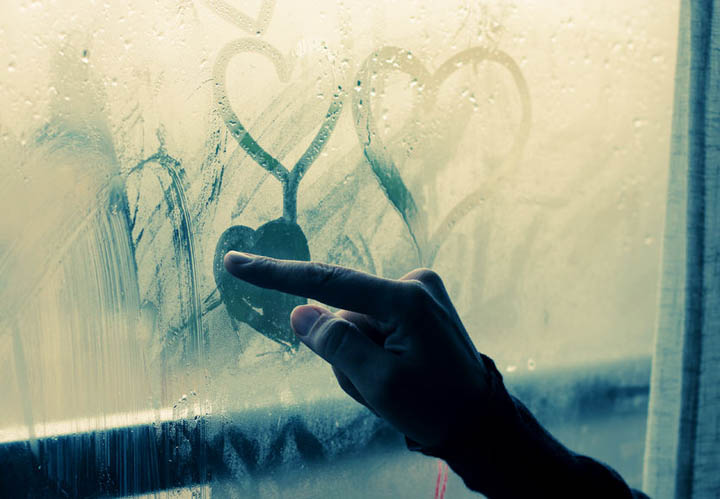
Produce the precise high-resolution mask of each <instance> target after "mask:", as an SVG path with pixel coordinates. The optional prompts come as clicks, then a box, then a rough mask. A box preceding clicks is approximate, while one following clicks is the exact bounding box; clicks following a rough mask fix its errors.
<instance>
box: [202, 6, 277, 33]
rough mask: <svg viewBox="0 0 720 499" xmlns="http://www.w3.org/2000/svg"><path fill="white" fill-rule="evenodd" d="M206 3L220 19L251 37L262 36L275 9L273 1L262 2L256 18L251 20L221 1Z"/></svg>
mask: <svg viewBox="0 0 720 499" xmlns="http://www.w3.org/2000/svg"><path fill="white" fill-rule="evenodd" d="M207 3H208V6H209V7H210V8H211V9H213V10H214V11H215V13H216V14H218V15H219V16H220V17H222V18H223V19H225V20H226V21H228V22H230V23H232V24H234V25H235V26H237V27H238V28H240V29H242V30H245V31H247V32H248V33H250V34H251V35H262V34H263V33H264V32H265V29H267V27H268V24H270V19H271V18H272V14H273V9H274V8H275V0H264V1H263V3H262V4H261V5H260V11H259V12H258V15H257V17H256V18H255V19H253V18H252V17H250V16H248V15H247V14H245V13H244V12H241V11H239V10H237V9H236V8H235V7H233V6H232V5H230V4H228V3H227V2H224V1H223V0H207Z"/></svg>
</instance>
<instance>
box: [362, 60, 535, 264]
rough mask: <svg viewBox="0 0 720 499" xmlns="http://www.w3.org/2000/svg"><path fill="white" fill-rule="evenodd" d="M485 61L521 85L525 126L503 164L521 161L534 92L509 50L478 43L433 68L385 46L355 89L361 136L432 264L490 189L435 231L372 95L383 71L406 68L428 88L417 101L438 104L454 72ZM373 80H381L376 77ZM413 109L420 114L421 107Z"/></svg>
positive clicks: (422, 104)
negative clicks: (381, 127) (389, 142)
mask: <svg viewBox="0 0 720 499" xmlns="http://www.w3.org/2000/svg"><path fill="white" fill-rule="evenodd" d="M481 61H490V62H494V63H497V64H499V65H500V66H502V67H504V68H506V69H507V71H508V72H509V73H510V75H511V76H512V78H513V81H514V82H515V85H516V86H517V90H518V93H519V95H520V101H521V107H522V116H521V121H520V126H519V127H518V130H517V131H516V134H515V138H514V141H513V144H512V146H511V148H510V150H509V152H508V153H507V154H506V155H505V157H504V158H501V163H503V164H508V163H511V164H512V163H516V162H517V161H518V160H519V159H520V156H521V154H522V150H523V148H524V145H525V143H526V141H527V138H528V135H529V132H530V120H531V117H530V112H531V111H530V93H529V91H528V87H527V83H526V81H525V78H524V77H523V75H522V72H521V71H520V68H519V66H518V65H517V64H516V63H515V61H514V60H513V59H512V58H511V57H510V56H509V55H507V54H506V53H504V52H501V51H499V50H491V49H486V48H482V47H472V48H469V49H466V50H463V51H461V52H459V53H457V54H456V55H454V56H453V57H451V58H450V59H448V60H447V61H445V62H444V63H443V64H442V65H441V66H440V67H439V68H438V69H437V71H435V73H430V72H429V71H428V70H427V69H426V68H425V66H424V65H423V64H422V63H421V62H420V61H419V60H418V59H417V58H416V57H415V56H414V55H413V54H412V53H411V52H409V51H407V50H405V49H402V48H398V47H383V48H381V49H380V50H378V51H376V52H375V53H373V54H371V55H370V56H369V57H368V58H367V59H366V60H365V62H364V63H363V65H362V66H361V68H360V71H359V72H358V76H357V78H356V79H357V81H358V91H357V92H354V93H353V106H352V108H353V116H354V118H355V129H356V132H357V135H358V139H359V141H360V144H361V145H362V146H363V150H364V154H365V157H366V158H367V160H368V162H369V163H370V167H371V168H372V171H373V173H374V174H375V176H376V177H377V179H378V181H379V182H380V186H381V187H382V189H383V191H384V192H385V195H386V196H387V197H388V199H389V200H390V202H391V203H392V205H393V206H394V207H395V209H396V210H397V211H398V212H399V213H400V215H401V216H402V218H403V221H404V222H405V224H406V226H407V227H408V230H409V231H410V234H411V236H412V237H413V240H414V242H415V245H416V248H417V251H418V257H419V260H420V263H421V264H422V265H426V266H431V265H432V263H433V261H434V259H435V256H436V255H437V252H438V250H439V249H440V247H441V246H442V244H443V242H444V241H445V240H446V239H447V236H448V235H449V233H450V231H451V230H452V228H453V227H454V226H455V225H456V224H457V223H458V222H459V221H460V220H462V218H463V217H465V216H466V215H467V214H468V213H469V212H470V211H472V209H473V208H475V207H476V206H477V205H478V204H479V203H480V201H482V199H483V198H484V194H485V192H484V189H483V187H478V188H477V189H475V190H474V191H472V192H471V193H470V194H468V195H467V196H466V197H465V198H463V199H462V200H461V201H460V202H459V203H458V204H457V205H455V207H453V208H452V209H451V210H450V212H449V213H448V214H447V215H446V216H445V218H444V219H443V221H442V222H441V223H440V224H439V225H438V229H437V230H436V231H435V232H434V233H433V234H430V232H429V228H428V224H427V219H426V216H425V214H424V213H423V212H422V211H420V210H419V209H418V207H417V205H416V203H415V200H414V198H413V196H412V193H411V192H410V190H409V189H408V188H407V186H406V185H405V182H404V181H403V179H402V176H401V175H400V171H399V170H398V168H397V166H396V165H395V161H394V160H393V158H392V155H391V154H390V152H389V151H388V150H387V148H386V147H385V145H384V143H383V141H382V138H381V136H380V134H379V133H378V130H377V125H376V123H375V120H374V118H373V113H372V97H373V96H374V95H381V94H382V88H379V86H380V85H382V80H383V79H382V78H381V77H379V76H380V75H381V74H382V73H390V72H392V71H401V72H404V73H406V74H407V75H409V76H410V77H411V79H412V80H413V81H414V84H415V85H417V87H418V88H421V89H422V92H421V93H420V96H419V98H418V101H416V103H415V107H416V108H420V110H429V109H431V108H432V107H433V106H435V104H436V102H437V97H438V91H439V89H440V87H441V85H442V83H443V82H444V81H445V80H447V78H448V77H449V76H450V75H452V74H453V73H454V72H455V71H457V70H458V69H459V68H461V67H463V66H465V65H467V64H477V63H479V62H481ZM373 81H376V82H377V83H372V82H373ZM413 114H417V111H415V112H414V113H413ZM403 128H407V126H405V127H403Z"/></svg>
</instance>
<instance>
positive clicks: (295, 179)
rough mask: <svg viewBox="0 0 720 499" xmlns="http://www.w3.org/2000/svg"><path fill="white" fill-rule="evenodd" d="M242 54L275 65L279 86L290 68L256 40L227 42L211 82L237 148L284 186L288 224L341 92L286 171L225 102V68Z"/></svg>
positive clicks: (336, 112) (336, 110)
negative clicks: (262, 57)
mask: <svg viewBox="0 0 720 499" xmlns="http://www.w3.org/2000/svg"><path fill="white" fill-rule="evenodd" d="M243 52H256V53H259V54H262V55H264V56H265V57H267V58H268V59H270V61H272V63H273V64H274V65H275V71H276V72H277V75H278V78H279V79H280V81H282V82H286V81H288V80H289V79H290V75H291V74H292V66H293V65H292V63H291V61H290V60H289V59H288V58H287V57H284V56H283V55H282V54H281V53H280V52H279V51H278V50H277V49H276V48H275V47H273V46H272V45H270V44H269V43H267V42H265V41H262V40H258V39H255V38H244V39H239V40H235V41H233V42H230V43H228V44H227V45H226V46H225V47H223V49H222V50H221V51H220V54H219V55H218V58H217V60H216V61H215V66H214V69H213V78H214V80H215V100H216V102H217V106H218V110H219V111H220V115H221V116H222V118H223V120H224V121H225V125H226V126H227V128H228V130H229V131H230V133H231V134H232V136H233V137H234V138H235V140H236V141H237V142H238V144H240V147H242V148H243V149H244V150H245V151H246V152H247V153H248V155H250V157H251V158H253V159H254V160H255V161H256V162H257V163H258V164H259V165H260V166H262V167H263V168H264V169H266V170H267V171H268V172H270V173H271V174H272V175H273V176H274V177H275V178H277V179H278V180H279V181H280V182H281V183H282V184H283V215H284V216H285V218H287V219H289V220H295V219H296V218H297V209H296V205H297V203H296V199H297V188H298V185H299V184H300V180H302V177H303V175H305V173H306V172H307V170H308V168H310V166H311V165H312V163H313V162H314V161H315V159H317V157H318V156H319V155H320V153H321V152H322V150H323V148H324V147H325V144H326V143H327V140H328V138H329V137H330V135H331V134H332V132H333V130H334V129H335V125H336V123H337V120H338V117H339V116H340V113H341V111H342V94H341V92H340V90H341V89H340V87H338V91H336V92H334V93H333V97H332V100H331V102H330V106H329V108H328V110H327V113H326V114H325V118H324V119H323V122H322V124H321V125H320V129H319V130H318V132H317V133H316V134H315V137H314V138H313V140H312V142H311V143H310V145H309V146H308V147H307V149H306V150H305V152H304V153H303V154H302V156H301V157H300V159H298V161H297V162H296V163H295V165H294V167H293V168H292V170H288V169H287V168H286V167H285V166H284V165H283V164H282V163H281V162H280V161H279V160H278V159H276V158H275V157H273V156H272V155H271V154H270V153H268V152H267V151H266V150H265V149H264V148H263V147H262V146H261V145H260V144H258V143H257V141H256V140H255V139H254V138H253V136H252V135H251V134H250V132H249V131H248V130H247V129H246V128H245V126H244V125H243V124H242V122H241V121H240V118H238V116H237V114H235V111H233V109H232V106H231V105H230V100H229V99H228V96H227V91H226V88H225V79H226V75H227V67H228V64H229V62H230V59H231V58H232V57H234V56H235V55H237V54H240V53H243Z"/></svg>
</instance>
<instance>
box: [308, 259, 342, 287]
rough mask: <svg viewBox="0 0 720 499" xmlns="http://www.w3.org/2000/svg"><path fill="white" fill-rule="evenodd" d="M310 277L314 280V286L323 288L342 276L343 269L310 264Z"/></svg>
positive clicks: (317, 263)
mask: <svg viewBox="0 0 720 499" xmlns="http://www.w3.org/2000/svg"><path fill="white" fill-rule="evenodd" d="M307 265H309V269H310V275H311V276H312V278H313V281H314V282H313V284H315V285H316V286H323V285H325V284H327V283H329V282H332V281H334V280H336V279H338V278H339V277H341V276H342V271H343V269H342V268H340V267H336V266H334V265H328V264H326V263H321V262H310V263H309V264H307Z"/></svg>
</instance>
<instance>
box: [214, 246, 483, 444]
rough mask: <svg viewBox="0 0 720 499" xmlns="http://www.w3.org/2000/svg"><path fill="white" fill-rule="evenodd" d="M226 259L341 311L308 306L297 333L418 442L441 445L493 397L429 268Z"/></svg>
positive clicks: (234, 269)
mask: <svg viewBox="0 0 720 499" xmlns="http://www.w3.org/2000/svg"><path fill="white" fill-rule="evenodd" d="M224 264H225V267H226V269H227V270H228V271H229V272H230V273H231V274H232V275H234V276H235V277H237V278H239V279H242V280H244V281H247V282H249V283H251V284H254V285H256V286H260V287H262V288H268V289H275V290H278V291H282V292H285V293H290V294H293V295H298V296H302V297H307V298H312V299H314V300H317V301H319V302H322V303H325V304H327V305H330V306H333V307H337V308H341V309H343V310H341V311H339V312H337V313H332V312H330V311H329V310H327V309H325V308H323V307H319V306H315V305H302V306H299V307H296V308H295V309H294V310H293V312H292V314H291V317H290V322H291V325H292V328H293V330H294V331H295V333H296V334H297V336H298V337H299V338H300V340H301V341H302V342H303V343H305V345H307V346H308V347H309V348H310V349H311V350H312V351H314V352H315V353H316V354H318V355H319V356H320V357H322V358H323V359H325V360H326V361H327V362H328V363H330V365H331V366H332V369H333V372H334V373H335V376H336V378H337V380H338V383H339V384H340V386H341V387H342V389H343V390H345V392H347V394H348V395H350V396H351V397H352V398H354V399H355V400H356V401H358V402H359V403H361V404H363V405H365V406H366V407H368V408H369V409H370V410H372V411H373V412H375V413H376V414H377V415H379V416H381V417H382V418H384V419H385V420H387V421H388V422H389V423H390V424H392V425H393V426H394V427H395V428H396V429H397V430H399V431H400V432H402V433H404V434H405V435H406V436H407V437H409V438H410V439H412V440H414V441H415V442H417V443H418V444H420V445H421V446H424V447H435V446H442V445H445V444H446V443H447V442H448V440H449V439H452V438H453V436H454V435H458V434H459V429H462V428H464V427H465V426H466V425H468V424H472V423H471V422H470V420H469V417H468V416H469V415H468V412H470V408H471V407H473V408H475V407H477V406H478V401H480V405H481V406H483V405H485V404H483V403H482V402H483V399H487V400H488V402H489V400H490V396H491V392H492V387H493V379H492V378H491V375H492V373H491V372H490V369H488V366H487V365H486V364H485V363H484V362H483V359H482V357H481V356H480V354H478V352H477V351H476V350H475V347H474V346H473V343H472V341H471V340H470V337H469V336H468V334H467V332H466V331H465V328H464V327H463V325H462V322H461V321H460V318H459V317H458V314H457V312H456V311H455V308H454V307H453V304H452V303H451V301H450V298H449V297H448V294H447V291H446V290H445V287H444V285H443V283H442V280H441V279H440V277H439V276H438V275H437V274H436V273H435V272H433V271H432V270H427V269H417V270H414V271H412V272H410V273H409V274H407V275H405V276H404V277H402V278H401V279H399V280H390V279H384V278H380V277H375V276H372V275H369V274H366V273H363V272H358V271H355V270H351V269H347V268H344V267H339V266H334V265H325V264H320V263H315V262H299V261H289V260H276V259H273V258H268V257H263V256H256V255H248V254H246V253H238V252H234V251H231V252H229V253H228V254H227V255H225V259H224ZM492 370H493V371H494V368H493V369H492ZM487 406H488V410H489V409H491V407H490V406H491V404H490V403H488V404H487ZM476 416H477V415H473V418H475V419H477V417H476Z"/></svg>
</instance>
